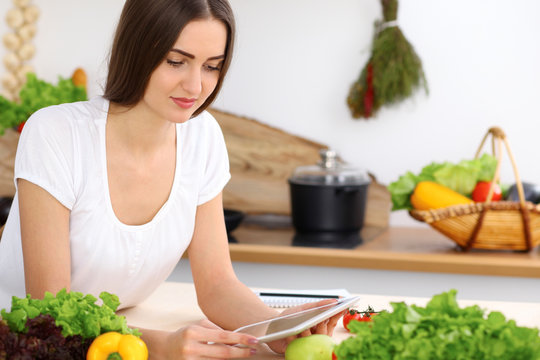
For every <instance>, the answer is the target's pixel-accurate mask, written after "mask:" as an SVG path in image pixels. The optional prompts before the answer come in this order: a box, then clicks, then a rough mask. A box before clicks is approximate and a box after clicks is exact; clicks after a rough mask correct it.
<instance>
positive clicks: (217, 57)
mask: <svg viewBox="0 0 540 360" xmlns="http://www.w3.org/2000/svg"><path fill="white" fill-rule="evenodd" d="M171 51H173V52H176V53H179V54H182V55H184V56H187V57H188V58H190V59H195V55H193V54H190V53H188V52H185V51H184V50H180V49H176V48H174V49H171ZM224 58H225V55H218V56H212V57H209V58H208V59H207V60H220V59H224Z"/></svg>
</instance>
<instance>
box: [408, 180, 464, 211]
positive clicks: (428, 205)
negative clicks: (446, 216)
mask: <svg viewBox="0 0 540 360" xmlns="http://www.w3.org/2000/svg"><path fill="white" fill-rule="evenodd" d="M473 202H474V201H472V200H471V199H469V198H468V197H466V196H463V195H461V194H460V193H458V192H456V191H454V190H452V189H450V188H448V187H446V186H443V185H440V184H437V183H435V182H433V181H421V182H419V183H418V184H417V185H416V188H415V189H414V192H413V194H412V195H411V204H412V206H413V207H414V208H415V209H416V210H429V209H439V208H444V207H447V206H452V205H458V204H471V203H473Z"/></svg>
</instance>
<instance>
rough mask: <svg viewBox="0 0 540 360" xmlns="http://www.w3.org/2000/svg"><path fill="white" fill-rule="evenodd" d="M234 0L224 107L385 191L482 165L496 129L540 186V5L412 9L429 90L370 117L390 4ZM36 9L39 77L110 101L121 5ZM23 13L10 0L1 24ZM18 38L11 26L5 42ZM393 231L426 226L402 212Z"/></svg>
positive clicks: (460, 2)
mask: <svg viewBox="0 0 540 360" xmlns="http://www.w3.org/2000/svg"><path fill="white" fill-rule="evenodd" d="M230 1H231V4H232V6H233V8H234V9H235V11H236V16H237V22H238V36H237V44H238V46H237V49H236V54H235V59H234V61H233V65H232V68H231V71H230V74H229V78H228V80H227V82H226V84H225V87H224V89H223V92H222V94H221V96H220V98H219V99H218V101H217V103H216V107H217V108H219V109H222V110H226V111H230V112H233V113H236V114H239V115H244V116H248V117H251V118H255V119H257V120H259V121H262V122H265V123H267V124H270V125H272V126H276V127H279V128H281V129H284V130H286V131H289V132H292V133H294V134H298V135H301V136H304V137H307V138H309V139H312V140H315V141H318V142H322V143H325V144H327V145H329V146H331V147H333V148H335V149H336V150H337V151H338V152H339V153H340V154H341V155H342V157H343V158H344V159H345V160H347V161H349V162H351V163H353V164H356V165H359V166H362V167H364V168H366V169H368V170H369V171H371V172H372V173H374V174H375V175H376V176H377V177H378V179H379V181H380V182H383V183H385V184H387V183H389V182H391V181H394V180H395V179H397V177H398V176H399V175H400V174H402V173H404V172H405V171H407V170H412V171H415V172H417V171H419V170H420V169H421V167H422V166H424V165H426V164H427V163H429V162H431V161H445V160H449V161H459V160H461V159H463V158H470V157H472V156H474V153H475V151H476V148H477V147H478V145H479V143H480V140H481V138H482V136H483V135H484V133H485V131H486V130H487V128H488V127H489V126H492V125H498V126H501V127H502V128H503V129H504V130H505V131H506V133H507V135H508V138H509V140H510V144H511V146H512V149H513V152H514V155H515V156H516V159H517V162H518V167H519V169H520V174H521V177H522V179H524V180H527V181H531V182H537V183H540V166H538V165H537V163H538V160H537V159H538V155H539V154H540V151H539V150H538V139H539V138H540V109H539V106H538V103H539V102H538V100H539V98H540V96H539V95H540V89H539V85H538V84H540V69H539V65H540V41H539V35H540V21H538V16H539V15H540V2H539V1H536V0H493V1H490V2H485V1H478V0H477V1H470V0H453V1H450V0H446V1H433V0H415V1H405V0H402V1H401V2H400V9H399V21H400V25H401V28H402V30H403V32H404V34H405V36H406V37H407V38H408V39H409V40H410V41H411V43H412V44H413V45H414V46H415V48H416V50H417V52H418V53H419V55H420V57H421V59H422V61H423V63H424V69H425V72H426V75H427V79H428V82H429V87H430V94H429V96H425V95H423V94H421V93H420V94H418V95H417V96H415V97H414V98H412V99H410V100H408V101H406V102H405V103H403V104H401V105H398V106H396V107H394V108H386V109H383V110H382V111H381V112H380V113H379V115H378V116H377V118H376V119H372V120H369V121H365V120H353V119H352V118H351V116H350V113H349V110H348V108H347V106H346V100H345V99H346V97H347V93H348V89H349V86H350V84H351V83H352V82H354V81H355V80H356V78H357V76H358V74H359V72H360V70H361V68H362V67H363V66H364V64H365V61H366V60H367V58H368V57H369V46H370V41H371V37H372V35H373V34H372V32H373V22H374V21H375V20H376V19H377V18H379V17H380V16H381V15H380V12H381V9H380V5H379V1H377V0H333V1H332V0H230ZM34 3H35V4H37V5H38V6H39V7H40V8H41V10H42V16H41V18H40V20H39V21H38V29H39V30H38V35H37V37H36V39H35V41H34V43H35V44H36V46H37V48H38V53H37V55H36V57H35V58H34V60H33V65H34V66H35V68H36V70H37V73H38V76H40V77H42V78H45V79H48V80H50V81H55V80H56V78H57V76H58V75H62V76H64V77H67V76H69V75H70V74H71V72H72V71H73V69H75V68H76V67H78V66H82V67H83V68H84V69H85V70H86V71H87V72H88V74H89V81H90V87H89V93H90V95H96V94H99V93H100V92H101V90H100V89H101V85H102V82H103V78H104V76H105V71H106V66H105V62H106V56H107V52H108V49H109V45H110V41H111V38H112V31H113V29H114V27H115V23H116V20H117V17H118V15H119V13H120V10H121V7H122V5H123V2H122V1H120V0H94V1H92V2H89V1H82V0H46V1H37V0H35V1H34ZM11 7H12V5H11V1H8V0H3V1H1V2H0V15H2V14H5V13H6V11H7V10H8V9H10V8H11ZM2 17H3V16H2ZM7 31H8V29H7V26H6V25H5V23H3V22H2V23H0V35H3V34H5V33H6V32H7ZM4 54H5V50H4V49H3V48H0V57H3V55H4ZM3 72H5V70H4V68H3V65H1V66H0V74H1V73H3ZM505 161H506V162H505V165H504V172H503V181H505V182H509V183H510V182H513V177H512V175H511V171H510V165H509V163H508V160H507V159H505ZM392 223H393V224H407V225H412V224H416V222H413V221H411V220H410V219H409V218H408V217H407V215H406V214H403V213H401V214H399V213H398V214H394V215H393V217H392Z"/></svg>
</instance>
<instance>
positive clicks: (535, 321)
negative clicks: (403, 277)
mask: <svg viewBox="0 0 540 360" xmlns="http://www.w3.org/2000/svg"><path fill="white" fill-rule="evenodd" d="M258 290H260V289H258ZM266 290H268V289H266ZM272 290H274V289H272ZM355 295H359V296H360V297H361V300H360V302H359V303H358V305H357V306H358V308H360V309H362V308H367V306H368V305H371V306H372V307H373V308H374V309H375V310H383V309H389V310H390V309H391V306H390V302H401V301H403V302H405V303H407V304H417V305H419V306H424V305H425V304H426V303H427V301H428V300H429V299H428V298H420V297H398V296H381V295H375V294H355ZM458 303H459V305H460V306H461V307H463V306H469V305H474V304H476V305H479V306H480V307H481V308H482V309H485V310H487V311H501V312H502V313H503V314H504V315H505V316H506V317H507V318H508V319H514V320H515V321H516V323H517V324H518V325H520V326H528V327H540V306H538V305H537V304H534V303H517V302H501V301H481V300H462V299H459V298H458ZM119 314H120V315H124V316H126V318H127V321H128V324H129V325H130V326H133V327H140V328H147V329H159V330H168V331H174V330H177V329H179V328H182V327H184V326H186V325H188V324H192V323H195V322H197V321H199V320H202V319H203V318H204V315H203V313H202V311H201V310H200V308H199V307H198V306H197V299H196V295H195V287H194V286H193V284H192V283H180V282H165V283H163V284H162V285H160V286H159V287H158V289H157V290H156V291H155V292H154V293H153V294H152V295H151V296H150V297H149V298H148V299H146V300H145V301H144V302H143V303H141V304H140V305H137V306H135V307H133V308H130V309H125V310H122V311H120V312H119ZM348 336H350V335H349V334H348V333H347V332H346V330H345V329H344V328H343V325H342V323H341V321H340V322H338V325H337V327H336V329H335V331H334V335H333V338H334V340H335V341H336V342H337V343H339V342H341V341H342V340H343V339H345V338H347V337H348ZM250 359H276V360H277V359H283V356H281V355H276V354H274V353H272V352H271V351H270V350H269V349H268V348H267V347H266V346H265V345H261V346H260V348H259V352H258V354H257V355H256V356H254V357H251V358H250Z"/></svg>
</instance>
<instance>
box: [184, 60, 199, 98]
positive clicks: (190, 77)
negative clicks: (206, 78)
mask: <svg viewBox="0 0 540 360" xmlns="http://www.w3.org/2000/svg"><path fill="white" fill-rule="evenodd" d="M190 70H191V71H189V72H188V74H187V76H186V78H185V79H184V81H183V82H182V87H183V88H184V90H185V91H186V92H187V93H189V95H191V96H193V97H197V96H198V95H199V94H200V93H201V91H202V74H201V69H196V68H195V67H193V68H191V69H190Z"/></svg>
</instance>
